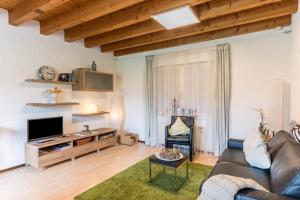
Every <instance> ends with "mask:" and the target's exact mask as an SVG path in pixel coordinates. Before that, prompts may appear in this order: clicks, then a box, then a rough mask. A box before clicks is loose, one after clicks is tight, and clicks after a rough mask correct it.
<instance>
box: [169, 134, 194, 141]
mask: <svg viewBox="0 0 300 200" xmlns="http://www.w3.org/2000/svg"><path fill="white" fill-rule="evenodd" d="M168 141H172V142H189V136H186V135H179V136H169V137H168Z"/></svg>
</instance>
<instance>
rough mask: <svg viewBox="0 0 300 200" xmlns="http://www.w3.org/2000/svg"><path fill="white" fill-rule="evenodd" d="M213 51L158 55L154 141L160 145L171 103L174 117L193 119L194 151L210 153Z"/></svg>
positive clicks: (213, 126) (214, 51) (213, 97)
mask: <svg viewBox="0 0 300 200" xmlns="http://www.w3.org/2000/svg"><path fill="white" fill-rule="evenodd" d="M215 55H216V49H215V47H212V48H206V49H203V48H202V49H193V50H188V51H182V52H176V53H169V54H163V55H158V56H155V57H154V60H155V62H154V63H155V64H154V65H155V68H156V69H155V73H156V75H155V77H156V115H157V118H156V120H157V123H156V126H157V133H158V134H157V141H156V143H157V144H159V145H162V144H164V137H165V134H164V132H165V126H166V125H168V124H170V118H171V115H172V114H173V113H174V111H173V102H174V99H176V104H177V105H178V108H177V109H176V111H177V114H178V115H182V114H185V115H193V116H194V117H195V130H194V133H195V137H194V141H195V144H194V146H195V151H205V152H214V145H215V143H214V133H215V123H216V121H215V119H216V116H215V113H216V110H215V95H216V93H215V91H216V90H215V88H216V84H215V83H216V61H215V59H216V56H215Z"/></svg>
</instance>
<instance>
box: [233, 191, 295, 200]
mask: <svg viewBox="0 0 300 200" xmlns="http://www.w3.org/2000/svg"><path fill="white" fill-rule="evenodd" d="M235 199H236V200H254V199H257V200H296V199H294V198H290V197H286V196H282V195H280V194H277V193H272V192H265V191H262V190H253V189H243V190H241V191H239V192H238V194H237V195H236V197H235Z"/></svg>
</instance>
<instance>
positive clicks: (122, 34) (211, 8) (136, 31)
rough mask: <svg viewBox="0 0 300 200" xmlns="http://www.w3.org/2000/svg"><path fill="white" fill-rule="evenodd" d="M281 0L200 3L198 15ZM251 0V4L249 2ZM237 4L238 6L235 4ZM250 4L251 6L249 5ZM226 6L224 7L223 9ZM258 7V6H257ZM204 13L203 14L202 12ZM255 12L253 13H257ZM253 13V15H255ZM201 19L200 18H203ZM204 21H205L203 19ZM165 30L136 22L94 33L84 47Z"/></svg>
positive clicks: (217, 15) (151, 22) (216, 15)
mask: <svg viewBox="0 0 300 200" xmlns="http://www.w3.org/2000/svg"><path fill="white" fill-rule="evenodd" d="M280 1H281V0H276V1H275V0H265V1H261V0H238V1H235V2H228V1H218V6H219V7H216V3H214V4H212V5H211V2H210V3H207V4H202V5H200V6H199V8H198V9H197V10H198V15H199V16H201V15H202V16H203V18H204V19H207V17H208V16H211V17H210V18H215V17H220V16H223V15H226V14H228V13H230V12H229V10H234V12H233V13H236V12H240V11H243V10H247V9H249V8H256V7H260V6H263V5H268V4H270V3H273V2H280ZM250 2H252V4H251V3H250ZM237 5H239V6H237ZM250 5H251V6H250ZM225 8H226V9H225ZM258 9H259V8H258ZM203 13H204V14H203ZM257 13H258V12H256V13H255V14H257ZM255 14H254V15H255ZM204 19H202V20H204ZM204 23H205V21H204ZM163 30H165V29H164V27H162V26H161V25H160V24H158V23H156V22H155V21H154V20H148V21H145V22H141V23H138V24H134V25H131V26H127V27H125V28H121V29H117V30H114V31H111V32H108V33H103V34H100V35H96V36H93V37H90V38H86V39H85V46H86V47H95V46H100V45H103V44H108V43H112V42H115V41H120V40H125V39H128V38H133V37H137V36H140V35H145V34H149V33H154V32H157V31H163Z"/></svg>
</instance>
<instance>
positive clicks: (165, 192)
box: [75, 159, 212, 200]
mask: <svg viewBox="0 0 300 200" xmlns="http://www.w3.org/2000/svg"><path fill="white" fill-rule="evenodd" d="M211 170H212V167H210V166H206V165H200V164H194V163H189V179H188V180H186V179H185V166H182V167H181V168H179V170H178V176H180V177H178V179H177V182H175V181H176V180H175V177H174V169H170V168H166V174H163V173H162V166H159V165H155V164H153V165H152V178H153V181H152V182H151V183H150V182H149V174H148V159H146V160H143V161H141V162H139V163H137V164H135V165H133V166H132V167H129V168H128V169H126V170H125V171H123V172H121V173H119V174H117V175H115V176H113V177H112V178H110V179H108V180H107V181H105V182H103V183H100V184H99V185H96V186H95V187H93V188H91V189H90V190H88V191H86V192H84V193H82V194H80V195H78V196H77V197H75V200H150V199H151V200H153V199H159V200H173V199H174V200H196V198H197V196H198V190H199V186H200V183H201V182H202V181H203V180H204V179H205V178H207V177H208V175H209V173H210V171H211ZM175 183H177V184H175Z"/></svg>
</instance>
